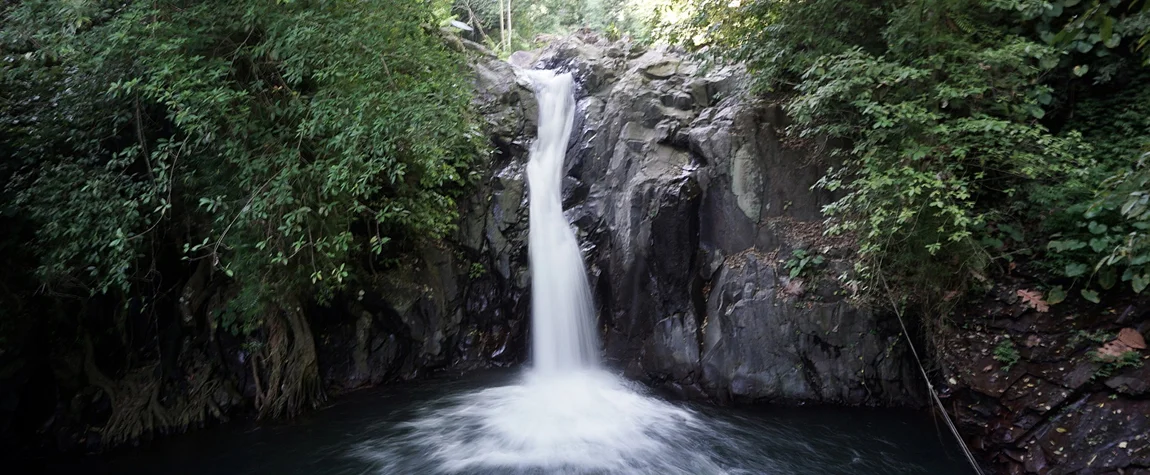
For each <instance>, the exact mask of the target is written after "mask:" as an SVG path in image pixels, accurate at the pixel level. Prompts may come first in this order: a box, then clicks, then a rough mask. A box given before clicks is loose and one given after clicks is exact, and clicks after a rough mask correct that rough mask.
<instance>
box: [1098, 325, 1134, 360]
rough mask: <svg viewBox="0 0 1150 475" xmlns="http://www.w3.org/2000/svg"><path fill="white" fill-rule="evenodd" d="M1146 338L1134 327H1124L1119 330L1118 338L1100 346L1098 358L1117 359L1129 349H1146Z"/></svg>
mask: <svg viewBox="0 0 1150 475" xmlns="http://www.w3.org/2000/svg"><path fill="white" fill-rule="evenodd" d="M1145 349H1146V340H1145V339H1143V338H1142V334H1140V333H1138V330H1135V329H1133V328H1123V329H1122V330H1121V331H1119V332H1118V338H1115V339H1114V340H1112V341H1109V342H1106V344H1105V345H1102V347H1101V348H1098V358H1099V359H1101V360H1103V361H1115V360H1118V359H1119V358H1122V356H1123V355H1125V354H1126V353H1127V352H1129V351H1137V350H1145Z"/></svg>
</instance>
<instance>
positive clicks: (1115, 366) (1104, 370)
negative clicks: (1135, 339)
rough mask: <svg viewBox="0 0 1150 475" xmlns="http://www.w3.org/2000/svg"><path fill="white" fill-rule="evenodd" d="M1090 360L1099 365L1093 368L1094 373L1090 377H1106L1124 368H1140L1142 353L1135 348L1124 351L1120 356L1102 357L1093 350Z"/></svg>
mask: <svg viewBox="0 0 1150 475" xmlns="http://www.w3.org/2000/svg"><path fill="white" fill-rule="evenodd" d="M1091 360H1092V361H1094V362H1095V363H1100V364H1101V365H1100V366H1099V367H1098V369H1096V370H1094V374H1093V375H1092V376H1091V377H1090V379H1092V380H1093V379H1099V378H1100V379H1106V378H1109V377H1110V376H1113V375H1114V373H1117V372H1118V371H1121V370H1122V369H1124V368H1141V367H1142V355H1141V354H1140V353H1138V351H1136V350H1129V351H1124V352H1123V353H1122V356H1119V357H1117V358H1103V357H1101V356H1099V355H1098V353H1097V352H1094V353H1093V354H1092V356H1091Z"/></svg>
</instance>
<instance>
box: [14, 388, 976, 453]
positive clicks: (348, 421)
mask: <svg viewBox="0 0 1150 475" xmlns="http://www.w3.org/2000/svg"><path fill="white" fill-rule="evenodd" d="M527 377H529V376H528V375H525V374H524V372H523V371H520V370H506V369H502V370H498V369H497V370H490V371H481V372H474V373H469V374H467V375H463V376H460V375H441V376H439V377H435V378H431V379H428V380H424V381H418V382H410V383H401V384H396V385H392V386H387V387H381V388H377V389H372V390H366V391H360V392H357V393H353V394H350V395H347V396H345V397H342V398H339V399H337V400H336V401H335V402H334V403H333V404H331V405H330V406H328V407H326V408H324V409H322V410H319V411H315V412H312V413H309V414H306V415H304V416H301V417H300V418H299V419H297V420H295V421H293V422H272V423H264V424H250V423H249V424H244V423H237V424H231V425H226V426H222V427H217V428H214V429H208V430H203V431H197V432H195V433H191V434H187V435H183V436H178V437H174V438H171V439H168V440H164V441H160V442H157V443H155V444H153V445H152V446H150V447H147V448H146V449H131V450H125V451H119V452H116V453H113V454H110V455H104V456H95V457H87V458H83V459H79V460H75V461H53V463H52V464H51V465H50V466H48V467H47V470H46V471H47V472H48V473H59V474H65V473H68V474H71V473H84V474H85V475H102V474H124V475H133V474H155V473H163V474H165V475H180V474H188V475H191V474H236V475H263V474H267V475H273V474H274V475H305V474H306V475H328V474H330V475H353V474H354V475H361V474H434V473H460V474H504V473H660V474H661V473H691V474H710V473H714V474H718V473H731V474H738V473H754V474H777V475H788V474H796V475H797V474H811V473H818V474H852V475H856V474H937V475H946V474H966V473H969V467H968V466H967V465H965V462H963V460H962V458H961V455H960V454H959V452H958V449H957V447H955V446H954V445H953V441H952V439H951V437H950V436H949V435H948V434H947V433H946V429H945V426H943V425H936V423H935V421H934V420H932V418H931V416H930V414H929V413H925V412H919V411H912V410H902V409H861V408H855V409H847V408H833V407H782V406H764V407H758V408H716V407H712V406H708V405H704V404H695V403H683V402H675V401H667V400H665V399H663V398H660V397H658V396H656V395H653V394H650V393H648V392H647V391H644V390H643V389H642V388H636V387H631V388H629V389H631V390H635V393H634V394H636V395H637V396H636V397H642V398H644V399H648V403H649V404H665V405H666V407H667V408H668V410H673V411H681V412H682V413H688V414H691V415H692V416H693V417H694V418H695V424H697V426H696V427H693V428H688V429H685V430H688V431H690V433H691V435H692V437H691V438H689V439H687V440H681V441H679V442H682V444H683V445H681V446H677V447H672V449H673V450H670V451H668V452H666V453H659V454H650V458H645V459H634V460H631V461H629V462H630V463H631V465H630V466H628V467H625V468H617V469H613V470H610V469H604V468H602V466H601V465H602V463H603V462H604V461H610V460H611V458H612V457H614V456H615V455H616V454H614V453H611V452H605V453H602V454H596V457H595V458H593V459H592V460H589V461H588V462H589V463H590V465H589V466H588V467H582V468H581V467H579V466H576V465H573V464H567V465H566V466H563V467H555V466H552V467H550V468H544V467H541V466H538V465H532V464H531V463H530V461H520V462H517V463H514V464H506V465H486V466H484V465H470V466H466V467H459V466H454V467H452V466H450V464H445V463H444V460H445V459H443V458H440V457H438V456H437V455H436V453H435V452H436V450H440V449H442V448H441V447H421V446H419V445H417V444H411V443H407V442H405V441H410V440H411V439H410V437H411V436H412V434H413V432H417V431H418V429H414V428H413V427H412V426H411V423H412V422H414V421H417V420H426V417H427V415H428V414H429V413H435V412H436V411H437V410H442V409H444V408H447V407H455V406H456V405H457V402H458V400H459V399H460V398H470V399H471V401H472V402H473V403H476V404H479V405H480V406H482V404H483V401H482V400H480V399H478V398H482V397H484V396H485V395H486V396H491V395H492V394H491V393H490V392H487V391H491V390H492V389H493V388H512V387H517V386H519V383H522V382H523V379H524V378H527ZM496 396H498V394H496ZM550 402H551V403H552V404H554V405H556V406H560V405H562V404H564V402H565V399H563V398H561V397H559V396H556V398H555V399H553V400H551V401H550ZM605 410H607V409H605ZM444 422H447V421H444ZM938 424H942V423H941V422H938ZM453 427H459V425H456V426H453ZM700 428H701V429H700ZM444 429H450V427H444ZM555 429H556V430H557V431H562V430H564V429H572V430H577V428H555ZM708 430H712V431H711V432H708ZM463 435H466V434H463ZM472 435H473V436H474V435H475V434H472ZM472 440H474V439H472ZM615 442H619V443H622V444H631V443H636V442H638V441H627V440H621V439H620V440H615ZM622 448H623V447H615V449H616V450H615V452H619V451H621V449H622ZM454 450H457V451H458V453H456V454H449V455H453V456H452V457H448V458H449V459H452V460H459V459H467V458H474V457H476V456H486V455H491V453H490V452H477V451H474V450H472V449H470V448H467V447H456V448H454ZM566 455H567V456H575V455H577V454H574V455H573V454H566ZM597 464H598V465H600V466H599V467H598V468H597V467H595V465H597ZM676 464H680V465H676ZM666 467H676V468H675V470H672V471H663V470H661V468H666ZM41 469H43V467H39V468H37V469H36V470H35V471H36V472H40V471H41Z"/></svg>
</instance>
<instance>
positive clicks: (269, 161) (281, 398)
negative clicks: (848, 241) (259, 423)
mask: <svg viewBox="0 0 1150 475" xmlns="http://www.w3.org/2000/svg"><path fill="white" fill-rule="evenodd" d="M436 6H437V5H433V4H430V3H426V2H390V1H385V2H342V1H339V2H326V1H321V2H308V1H299V2H277V1H242V0H240V1H208V2H198V1H189V2H185V1H158V2H131V1H127V2H123V1H54V0H29V1H19V2H6V3H5V4H4V5H3V20H2V23H0V57H2V58H3V66H0V68H2V69H0V91H2V92H0V124H3V125H0V151H2V152H0V153H2V155H3V161H2V162H0V182H3V183H4V187H3V190H2V192H3V195H2V204H0V212H2V218H0V219H2V220H3V223H2V224H0V227H3V229H5V232H4V236H3V238H2V240H0V246H2V249H3V254H2V256H3V257H2V258H0V259H3V265H4V266H5V267H6V271H5V276H4V279H3V286H2V287H0V291H2V292H3V300H4V305H2V306H0V307H2V310H0V325H3V327H2V329H3V331H2V333H0V335H2V336H0V338H3V340H2V343H3V345H4V347H5V349H4V353H5V355H4V356H11V355H12V354H13V353H18V352H19V351H21V348H27V347H28V346H29V345H48V344H60V345H73V346H75V345H82V346H83V347H85V349H86V350H87V353H88V356H87V357H86V363H85V365H84V371H85V373H86V375H87V378H88V379H89V381H91V382H92V383H93V384H95V385H97V386H101V387H102V389H103V390H104V391H105V392H106V393H107V394H108V395H109V397H110V398H111V399H112V404H113V406H114V407H115V412H114V415H113V416H112V419H113V420H112V422H110V423H109V425H110V426H112V427H116V430H111V431H108V432H109V436H110V437H112V440H113V441H115V440H117V439H119V438H123V439H127V438H133V437H136V436H138V435H140V434H141V433H146V432H148V431H150V430H151V429H152V428H158V427H163V426H165V425H173V426H180V425H186V424H187V422H189V421H186V420H180V418H181V417H182V416H174V415H173V416H170V415H169V414H168V413H169V412H171V414H186V413H196V412H201V411H198V410H192V411H182V410H181V411H176V410H172V411H165V410H163V409H161V408H160V407H159V405H158V404H157V403H156V400H155V398H156V396H155V392H154V388H155V386H156V384H154V382H155V381H156V380H159V379H162V378H163V376H158V375H157V372H156V371H155V365H157V364H160V363H161V362H160V360H162V359H163V356H162V355H161V352H162V350H163V348H161V347H160V345H159V340H160V338H158V337H157V338H153V337H156V335H155V333H156V332H158V331H159V330H156V331H149V330H148V329H149V327H156V326H158V324H157V323H156V321H157V319H159V320H172V319H173V318H183V319H185V321H190V320H191V319H192V318H193V317H192V315H191V313H193V312H194V311H196V310H198V309H199V308H201V307H202V306H203V305H204V302H203V300H204V299H207V298H208V296H209V295H212V294H211V293H209V292H204V291H203V290H204V289H205V288H206V287H208V286H210V285H221V284H220V283H221V282H225V284H222V285H226V290H225V291H223V292H222V293H220V294H219V295H223V299H224V300H225V302H222V303H221V304H220V305H213V308H214V310H213V311H212V312H211V313H210V315H209V316H210V321H209V322H208V324H209V326H210V327H211V332H212V334H213V335H214V334H215V333H216V332H217V328H218V330H219V332H220V333H228V334H232V335H237V336H238V337H239V338H241V339H243V344H244V345H245V348H248V350H249V351H250V352H252V353H253V354H255V355H256V357H254V358H253V360H252V371H253V373H255V374H256V375H258V376H257V379H262V384H258V386H260V389H259V391H258V392H259V394H257V397H256V401H255V405H256V408H257V409H258V410H259V411H260V413H261V414H263V415H272V416H274V415H281V414H287V413H292V412H295V411H298V410H299V409H300V408H303V407H307V406H309V405H311V404H313V403H314V402H316V401H318V400H319V399H321V398H322V388H321V387H320V383H319V380H318V378H317V375H316V368H315V366H316V365H315V358H316V356H315V351H314V348H313V344H312V336H311V334H310V330H309V328H308V324H307V320H306V318H305V317H304V316H303V315H301V306H302V305H304V304H305V303H307V302H309V301H313V300H317V299H318V300H323V299H324V298H326V297H328V296H330V295H331V294H332V292H333V291H335V290H337V289H340V288H343V287H346V286H347V285H349V283H351V282H355V281H357V279H360V278H361V277H362V276H363V275H364V272H360V271H361V270H366V269H369V268H371V267H372V266H373V265H379V266H386V265H388V262H389V260H391V259H395V258H396V256H397V255H401V254H402V252H403V249H404V248H405V246H409V245H410V243H411V242H413V241H417V240H428V239H431V240H434V239H437V238H440V237H442V236H444V235H445V233H447V232H449V231H450V230H451V229H452V227H453V226H454V220H455V217H456V215H457V210H456V205H455V198H456V197H457V196H458V194H459V193H460V190H462V189H463V187H464V186H465V185H466V184H467V182H468V180H469V174H470V173H471V162H472V161H473V160H475V159H476V158H477V157H479V156H481V154H482V153H483V151H484V147H485V146H486V145H485V142H484V141H483V140H482V138H481V134H480V132H479V130H478V127H477V125H476V124H475V123H474V121H473V119H472V113H471V111H470V93H469V90H470V87H469V82H468V77H467V76H466V75H465V74H461V72H462V71H463V70H464V69H465V68H466V62H465V61H464V58H463V55H462V53H460V52H456V51H452V50H450V49H449V48H448V47H447V46H446V45H445V42H444V41H443V39H442V37H441V35H440V32H439V29H438V26H439V23H440V21H441V20H442V19H441V18H437V17H435V16H434V12H435V11H436V9H435V8H433V7H436ZM445 8H446V7H445V6H444V7H443V8H440V10H443V9H445ZM213 298H216V297H213ZM173 313H176V314H181V315H180V317H173V316H172V314H173ZM141 322H143V323H141ZM148 322H152V324H149V323H148ZM141 327H142V328H141ZM93 340H97V341H98V340H105V341H106V340H112V341H116V340H119V341H121V342H122V345H121V346H122V347H123V348H122V352H123V353H122V355H121V358H122V360H120V361H117V364H115V366H118V367H126V368H140V371H139V373H138V374H137V373H131V374H129V375H127V376H124V377H123V378H122V379H123V380H124V381H127V382H132V381H135V382H134V383H132V384H128V383H123V384H119V383H115V382H113V381H112V379H115V378H112V377H109V376H105V375H103V374H102V373H101V371H100V368H99V367H98V366H97V365H96V364H95V363H93V362H92V360H93V359H94V357H93V355H92V354H91V353H92V350H91V347H92V345H93V343H92V341H93ZM29 351H31V350H29ZM177 353H178V351H177ZM173 357H174V356H169V358H173ZM162 363H163V365H164V367H165V368H167V367H168V365H170V364H172V363H171V361H163V362H162ZM161 372H162V371H161ZM201 379H206V378H201ZM198 389H202V391H198V392H197V391H193V393H194V394H199V393H205V392H207V393H210V388H198ZM140 395H142V396H140ZM191 399H193V400H189V401H184V402H182V403H181V404H187V405H190V406H192V407H195V406H197V405H208V406H211V403H210V402H207V400H205V401H204V402H197V401H195V400H194V399H195V397H194V396H193V397H192V398H191ZM208 409H213V410H214V408H211V407H209V408H208ZM172 418H175V419H176V420H174V421H173V420H170V419H172Z"/></svg>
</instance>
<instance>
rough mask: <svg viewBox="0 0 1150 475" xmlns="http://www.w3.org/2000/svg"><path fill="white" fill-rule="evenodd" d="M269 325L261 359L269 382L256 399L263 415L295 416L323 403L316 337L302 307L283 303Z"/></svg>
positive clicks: (272, 313)
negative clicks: (305, 409) (307, 408)
mask: <svg viewBox="0 0 1150 475" xmlns="http://www.w3.org/2000/svg"><path fill="white" fill-rule="evenodd" d="M265 325H266V326H267V330H268V339H267V342H266V343H265V345H264V357H263V358H261V360H262V362H263V365H264V369H265V371H267V379H266V381H267V384H266V386H264V391H263V394H261V395H257V398H256V401H257V406H258V407H257V409H259V412H260V418H268V417H280V416H284V415H295V414H298V413H299V412H300V411H301V410H303V409H304V408H306V407H315V406H316V405H318V404H319V403H321V402H323V400H324V394H323V385H322V384H321V381H320V378H319V364H318V360H317V358H316V353H315V338H314V336H312V333H311V328H310V327H309V326H308V324H307V319H306V317H304V315H303V312H302V311H301V309H300V308H299V306H298V305H294V304H289V305H284V306H281V307H280V308H279V309H277V310H276V311H273V312H271V315H269V317H268V319H267V321H266V323H265ZM253 371H257V370H256V369H255V368H254V366H253ZM256 377H257V381H258V377H259V375H258V373H257V374H256Z"/></svg>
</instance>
